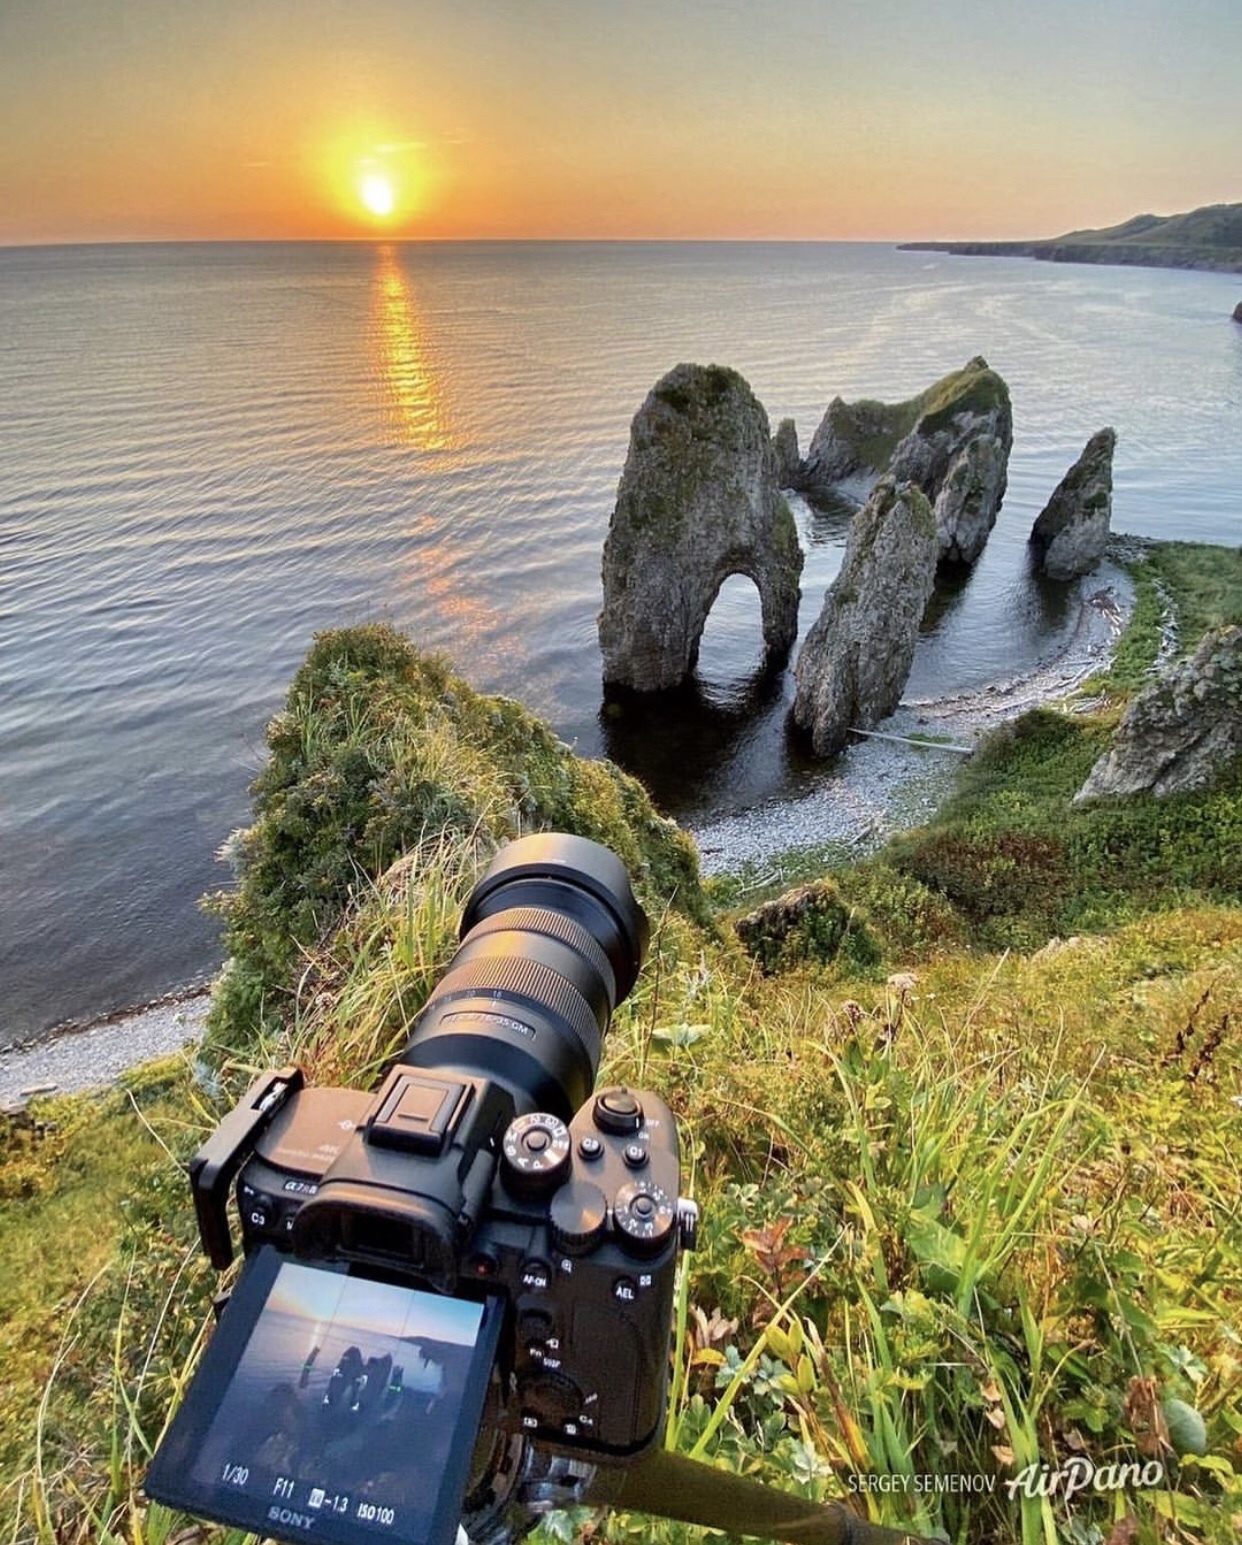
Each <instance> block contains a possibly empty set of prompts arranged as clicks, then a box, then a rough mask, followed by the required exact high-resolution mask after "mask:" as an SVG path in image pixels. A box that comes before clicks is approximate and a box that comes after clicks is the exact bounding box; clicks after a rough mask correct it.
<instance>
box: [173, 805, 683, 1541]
mask: <svg viewBox="0 0 1242 1545" xmlns="http://www.w3.org/2000/svg"><path fill="white" fill-rule="evenodd" d="M647 939H648V923H647V919H646V916H645V914H644V913H643V911H642V908H641V907H640V906H639V904H638V902H637V900H636V899H635V897H634V893H633V890H632V889H631V886H630V881H629V877H628V875H627V873H626V871H625V868H624V866H623V865H622V863H621V862H620V860H619V859H618V858H617V857H616V856H615V855H614V854H613V853H612V852H610V851H609V850H608V849H607V848H604V847H601V846H600V845H599V844H597V843H594V842H590V841H587V840H586V839H584V838H581V837H576V836H569V835H565V834H560V833H555V834H542V835H538V836H532V837H526V838H522V839H520V840H518V841H516V842H513V843H510V844H509V845H508V846H506V847H504V848H502V849H501V850H500V851H499V853H498V854H497V856H496V858H495V859H494V860H493V862H492V864H491V866H490V867H489V868H488V870H487V872H486V873H485V874H484V876H483V878H482V879H481V880H480V881H479V883H478V884H477V885H476V886H475V888H474V890H473V891H472V892H471V895H470V897H469V900H468V901H467V904H466V907H465V910H464V913H463V917H462V922H461V933H460V945H459V947H458V949H457V952H456V954H455V955H454V956H453V959H452V961H451V963H450V964H449V966H448V969H447V970H446V972H445V973H444V975H443V977H442V978H441V979H440V981H439V982H438V983H437V985H436V987H435V989H434V990H433V992H432V994H431V996H430V997H429V998H428V1000H427V1003H426V1005H425V1007H424V1008H423V1010H422V1012H421V1013H420V1014H419V1016H418V1018H417V1020H416V1022H415V1024H414V1027H413V1031H412V1034H411V1036H410V1039H409V1042H408V1045H407V1046H406V1048H405V1050H404V1051H403V1052H402V1053H401V1054H400V1056H399V1057H398V1058H397V1059H396V1062H395V1064H394V1065H392V1066H391V1067H390V1068H389V1070H388V1072H387V1075H386V1076H385V1077H384V1078H383V1080H382V1082H381V1083H380V1085H379V1087H378V1089H377V1090H375V1091H374V1092H365V1091H360V1090H354V1089H345V1088H315V1087H309V1086H307V1085H306V1084H305V1082H304V1079H303V1075H302V1074H301V1072H300V1071H299V1070H298V1069H297V1068H292V1067H290V1068H284V1069H281V1070H279V1071H276V1072H272V1073H269V1074H266V1075H264V1076H262V1077H260V1078H259V1079H258V1080H257V1081H256V1082H255V1083H254V1084H253V1085H252V1087H251V1088H250V1090H249V1091H248V1093H247V1094H246V1096H245V1097H244V1098H243V1099H242V1101H241V1102H240V1104H239V1105H238V1106H237V1107H236V1108H235V1109H234V1110H233V1111H232V1112H230V1114H229V1115H228V1116H226V1117H225V1119H224V1120H223V1121H222V1122H221V1123H220V1125H219V1126H218V1127H217V1129H216V1130H215V1132H214V1133H213V1134H212V1135H211V1136H210V1137H209V1138H208V1140H207V1141H206V1143H205V1144H204V1145H203V1147H202V1148H201V1149H200V1150H199V1152H198V1154H197V1155H196V1156H195V1158H194V1160H193V1162H192V1164H191V1166H190V1178H191V1188H192V1193H193V1199H194V1205H195V1210H196V1214H197V1220H198V1225H199V1232H200V1235H201V1238H202V1242H203V1246H204V1249H205V1250H206V1252H207V1254H208V1256H209V1257H210V1259H211V1261H212V1263H213V1264H214V1265H215V1266H217V1267H218V1268H224V1267H225V1266H227V1265H228V1264H229V1263H230V1261H231V1259H232V1256H233V1240H232V1235H231V1230H230V1224H229V1217H228V1202H229V1198H230V1195H231V1194H235V1197H236V1205H237V1213H238V1217H239V1220H240V1229H241V1240H242V1244H243V1248H244V1253H245V1257H246V1264H245V1268H244V1270H243V1272H242V1274H241V1277H240V1279H239V1281H238V1284H237V1286H236V1288H235V1290H234V1292H233V1293H232V1295H231V1296H230V1298H229V1299H228V1301H227V1304H226V1305H225V1307H224V1308H223V1310H222V1312H221V1315H220V1319H219V1323H218V1325H217V1327H216V1330H215V1332H214V1334H213V1336H212V1338H211V1341H210V1343H209V1345H208V1348H207V1351H206V1353H205V1354H204V1357H203V1360H202V1363H201V1364H200V1367H199V1370H198V1372H197V1373H196V1374H195V1377H194V1379H193V1380H192V1382H191V1385H190V1388H189V1392H188V1394H187V1396H186V1399H185V1401H184V1402H183V1404H182V1405H181V1407H180V1408H179V1410H178V1412H177V1414H176V1416H175V1417H174V1419H173V1421H172V1423H171V1425H170V1427H169V1429H168V1432H167V1434H166V1435H165V1437H164V1439H163V1440H162V1442H161V1443H160V1445H159V1448H158V1450H157V1453H156V1456H155V1458H154V1460H153V1462H152V1465H151V1468H150V1470H149V1472H148V1476H147V1480H146V1490H147V1493H148V1495H149V1496H151V1497H152V1498H154V1499H156V1500H158V1501H161V1502H164V1503H167V1504H169V1505H171V1506H174V1507H177V1508H180V1509H182V1510H184V1511H188V1512H193V1513H199V1514H202V1515H205V1516H207V1517H210V1518H214V1519H218V1520H219V1521H221V1522H224V1523H228V1524H233V1525H236V1526H239V1527H242V1528H246V1529H250V1530H254V1531H255V1532H258V1533H260V1534H263V1535H267V1536H272V1537H275V1538H278V1539H285V1540H290V1541H300V1540H303V1539H305V1538H306V1537H307V1536H314V1537H316V1538H324V1539H326V1540H328V1541H331V1542H333V1545H367V1542H370V1541H374V1540H376V1539H388V1540H393V1541H397V1542H400V1545H451V1542H452V1540H453V1539H454V1537H455V1534H456V1531H457V1526H458V1521H459V1518H460V1517H461V1515H462V1511H463V1499H464V1498H467V1495H468V1494H469V1496H470V1497H474V1498H475V1499H476V1500H475V1503H474V1504H471V1505H476V1506H477V1505H478V1503H477V1498H478V1496H479V1495H480V1493H481V1492H486V1490H487V1487H488V1485H489V1484H490V1485H491V1486H492V1489H493V1492H494V1493H496V1494H497V1495H499V1493H500V1492H502V1491H503V1490H504V1486H503V1484H502V1482H501V1480H500V1479H498V1474H497V1473H498V1472H499V1471H500V1470H503V1469H505V1468H506V1467H507V1469H508V1471H509V1472H510V1474H512V1472H513V1471H514V1470H515V1467H516V1468H519V1469H520V1468H524V1469H525V1472H526V1473H527V1474H528V1475H530V1474H542V1475H544V1476H545V1477H551V1476H554V1475H555V1474H556V1473H558V1471H557V1466H558V1464H559V1467H560V1471H559V1473H561V1474H575V1473H576V1474H589V1473H590V1470H589V1468H584V1467H591V1466H594V1465H596V1464H605V1465H606V1464H626V1463H629V1462H631V1461H633V1460H635V1459H637V1458H639V1457H640V1456H642V1455H643V1454H645V1453H647V1452H648V1451H649V1450H650V1449H651V1448H652V1446H653V1445H654V1444H655V1443H656V1441H657V1439H658V1438H659V1437H660V1435H661V1431H662V1427H663V1420H664V1410H665V1400H666V1394H667V1381H668V1371H669V1341H670V1330H671V1325H672V1317H673V1293H674V1276H675V1271H676V1264H677V1257H678V1252H679V1250H680V1249H682V1248H692V1247H693V1243H694V1232H695V1226H696V1220H697V1210H696V1208H695V1206H694V1204H693V1203H692V1202H689V1201H687V1200H685V1199H684V1198H682V1197H681V1194H680V1192H681V1173H680V1163H679V1157H678V1135H677V1127H676V1123H675V1120H674V1118H673V1114H672V1112H671V1111H670V1110H669V1108H668V1106H667V1105H666V1104H665V1103H664V1102H663V1101H662V1100H661V1099H660V1098H659V1097H658V1096H657V1095H655V1094H653V1093H650V1092H648V1091H645V1090H632V1089H629V1088H625V1087H612V1088H603V1089H600V1090H596V1089H595V1077H596V1073H597V1070H598V1067H599V1061H600V1054H601V1050H602V1046H603V1040H604V1036H605V1034H606V1032H607V1030H608V1026H609V1022H610V1019H611V1015H612V1013H613V1011H614V1010H615V1008H616V1006H617V1005H618V1004H619V1003H620V1002H621V1001H622V1000H623V999H624V998H625V996H626V995H627V994H628V993H629V991H630V990H631V988H632V987H633V985H634V982H635V980H636V978H637V976H638V972H639V970H640V968H641V964H642V955H643V951H644V949H645V946H646V943H647ZM533 1454H538V1455H540V1456H541V1458H540V1459H539V1461H538V1462H537V1463H536V1462H533V1461H532V1458H531V1456H532V1455H533ZM515 1456H518V1457H515ZM554 1489H555V1488H551V1489H550V1490H549V1491H548V1493H547V1494H548V1495H551V1494H552V1491H554ZM467 1511H468V1508H467Z"/></svg>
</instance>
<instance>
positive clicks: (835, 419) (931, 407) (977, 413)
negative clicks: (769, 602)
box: [802, 356, 1013, 563]
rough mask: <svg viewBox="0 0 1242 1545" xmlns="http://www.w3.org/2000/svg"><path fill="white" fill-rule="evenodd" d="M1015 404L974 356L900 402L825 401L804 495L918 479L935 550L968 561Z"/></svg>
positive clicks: (980, 532) (989, 511) (1009, 437)
mask: <svg viewBox="0 0 1242 1545" xmlns="http://www.w3.org/2000/svg"><path fill="white" fill-rule="evenodd" d="M1012 446H1013V412H1012V409H1011V407H1010V402H1009V389H1008V387H1006V385H1005V383H1004V381H1003V380H1002V379H1001V378H1000V376H999V375H997V373H996V372H995V371H994V370H992V369H990V368H989V366H988V362H987V361H986V360H985V359H983V358H982V357H980V356H976V357H975V358H974V359H972V360H971V361H970V362H969V363H968V364H967V365H965V366H964V367H963V368H962V369H961V370H955V371H953V372H952V374H950V375H947V376H945V377H944V378H943V379H942V380H940V381H937V382H936V383H935V384H934V385H933V386H930V387H928V389H927V390H926V391H925V392H921V393H920V394H919V395H918V396H917V397H912V398H910V399H909V401H907V402H900V403H892V404H889V403H882V402H871V401H861V402H856V403H846V402H843V401H842V400H841V399H840V398H839V397H838V398H834V400H833V401H832V402H831V403H830V404H829V406H828V411H827V413H825V415H824V418H823V421H822V422H821V423H820V426H819V428H818V429H817V430H816V431H815V434H814V436H813V437H812V440H811V444H810V447H809V449H808V451H807V457H806V461H805V462H804V463H803V467H802V486H803V487H804V488H805V489H806V491H807V492H808V493H809V494H810V496H811V497H812V498H814V497H815V495H816V494H817V493H819V494H826V493H829V492H832V491H833V490H834V489H835V488H836V486H837V485H839V484H841V483H843V482H847V481H849V480H850V479H854V478H858V477H867V478H873V477H879V476H881V475H884V474H888V475H891V476H892V477H893V478H894V479H896V481H897V482H898V483H904V482H912V483H917V484H918V486H919V487H920V488H921V489H922V491H923V493H924V494H926V496H927V498H928V499H929V500H930V502H931V505H932V509H933V511H934V514H935V518H936V529H937V533H938V538H939V556H940V558H941V559H942V560H945V561H947V562H952V563H973V562H974V561H975V559H976V558H977V557H978V556H979V554H980V553H981V552H982V551H983V549H984V546H985V545H986V543H987V539H988V535H989V533H990V532H991V530H992V527H993V525H995V523H996V515H997V512H998V510H999V509H1000V504H1001V500H1002V498H1003V497H1004V494H1005V485H1006V481H1007V477H1008V468H1009V452H1010V449H1011V448H1012Z"/></svg>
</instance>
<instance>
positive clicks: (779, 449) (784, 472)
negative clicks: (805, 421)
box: [772, 418, 802, 488]
mask: <svg viewBox="0 0 1242 1545" xmlns="http://www.w3.org/2000/svg"><path fill="white" fill-rule="evenodd" d="M772 449H773V450H774V451H775V452H776V481H777V484H778V485H779V486H780V487H781V488H796V487H797V486H798V483H799V481H800V480H801V477H802V457H801V456H800V455H799V454H798V426H797V424H795V423H794V421H793V419H791V418H783V419H781V421H780V424H779V425H778V426H777V430H776V433H775V434H774V435H773V436H772Z"/></svg>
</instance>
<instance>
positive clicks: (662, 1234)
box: [612, 1180, 677, 1256]
mask: <svg viewBox="0 0 1242 1545" xmlns="http://www.w3.org/2000/svg"><path fill="white" fill-rule="evenodd" d="M612 1213H613V1218H614V1219H615V1221H616V1225H617V1232H618V1233H619V1234H620V1236H621V1243H622V1244H623V1245H624V1246H625V1248H626V1249H627V1250H628V1251H629V1252H630V1254H631V1255H637V1256H647V1255H658V1254H659V1253H660V1251H661V1250H662V1249H663V1248H664V1246H665V1244H666V1243H667V1242H668V1237H669V1235H670V1233H671V1232H672V1230H673V1225H674V1223H675V1221H676V1218H677V1208H676V1206H675V1205H674V1203H673V1202H672V1200H671V1199H670V1197H669V1196H668V1195H667V1193H666V1192H665V1191H663V1190H662V1189H661V1188H660V1187H659V1186H657V1185H654V1184H653V1183H652V1182H651V1181H649V1180H634V1181H631V1182H630V1183H629V1185H625V1186H622V1187H621V1189H620V1190H619V1191H618V1192H617V1196H616V1200H615V1201H614V1203H613V1208H612Z"/></svg>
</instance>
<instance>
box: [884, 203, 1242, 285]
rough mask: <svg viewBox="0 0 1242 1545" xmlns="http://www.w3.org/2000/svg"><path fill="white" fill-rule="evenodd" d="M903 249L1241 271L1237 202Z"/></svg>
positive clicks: (1241, 207) (1241, 216) (1241, 221)
mask: <svg viewBox="0 0 1242 1545" xmlns="http://www.w3.org/2000/svg"><path fill="white" fill-rule="evenodd" d="M902 250H903V251H906V252H953V253H956V254H958V255H959V256H962V257H1031V258H1042V259H1043V260H1044V261H1045V262H1049V263H1129V264H1135V265H1137V266H1139V267H1142V268H1209V269H1217V270H1219V271H1221V272H1223V273H1231V274H1239V273H1242V204H1209V205H1207V206H1206V207H1204V208H1203V209H1192V210H1191V211H1190V212H1189V213H1188V214H1184V215H1135V216H1134V218H1133V219H1132V220H1126V221H1125V222H1124V223H1123V224H1121V225H1110V226H1106V227H1104V228H1103V229H1101V230H1098V231H1070V232H1068V233H1067V234H1066V235H1064V236H1054V237H1052V238H1051V239H1050V240H1046V241H911V242H905V243H904V244H903V246H902Z"/></svg>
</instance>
